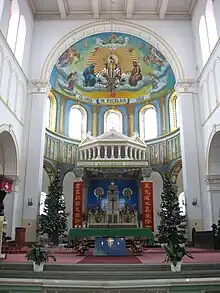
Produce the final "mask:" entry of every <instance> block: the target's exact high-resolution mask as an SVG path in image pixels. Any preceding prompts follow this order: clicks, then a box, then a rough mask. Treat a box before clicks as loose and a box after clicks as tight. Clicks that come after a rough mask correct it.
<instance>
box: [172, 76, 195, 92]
mask: <svg viewBox="0 0 220 293" xmlns="http://www.w3.org/2000/svg"><path fill="white" fill-rule="evenodd" d="M175 91H176V92H177V93H178V94H180V93H197V92H198V84H197V82H196V80H194V79H185V80H177V82H176V85H175Z"/></svg>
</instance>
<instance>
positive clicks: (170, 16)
mask: <svg viewBox="0 0 220 293" xmlns="http://www.w3.org/2000/svg"><path fill="white" fill-rule="evenodd" d="M126 12H127V11H126ZM114 13H115V11H114ZM94 18H95V17H94V14H93V13H92V12H83V13H81V12H78V13H76V12H75V13H71V12H70V13H69V14H67V18H66V19H67V20H76V19H94ZM113 18H114V19H127V18H128V16H127V13H124V12H119V11H118V13H115V14H113ZM99 19H100V20H106V19H109V13H105V12H104V13H103V12H102V13H99ZM132 19H135V20H146V19H147V20H160V17H159V15H158V13H147V12H143V11H142V12H137V11H135V12H133V13H132ZM34 20H35V21H38V20H39V21H42V20H45V21H47V20H62V19H61V17H60V15H59V14H57V13H50V14H49V13H48V14H45V13H36V14H35V15H34ZM163 20H171V21H172V20H183V21H184V20H185V21H189V20H191V16H190V15H189V14H188V13H185V14H184V13H179V14H178V13H170V12H169V13H167V14H166V15H165V16H164V19H163Z"/></svg>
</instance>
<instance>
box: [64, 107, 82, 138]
mask: <svg viewBox="0 0 220 293" xmlns="http://www.w3.org/2000/svg"><path fill="white" fill-rule="evenodd" d="M77 119H78V120H79V121H78V120H77ZM76 127H78V128H76ZM86 132H87V111H86V109H85V108H83V107H82V106H80V105H73V106H71V108H70V111H69V123H68V135H69V137H71V138H73V139H77V140H81V139H82V138H84V137H85V136H86Z"/></svg>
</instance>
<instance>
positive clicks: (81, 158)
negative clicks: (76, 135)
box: [79, 150, 83, 161]
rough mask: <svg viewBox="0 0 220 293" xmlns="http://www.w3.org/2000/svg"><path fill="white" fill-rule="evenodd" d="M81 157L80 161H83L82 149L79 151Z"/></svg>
mask: <svg viewBox="0 0 220 293" xmlns="http://www.w3.org/2000/svg"><path fill="white" fill-rule="evenodd" d="M79 159H80V161H82V159H83V154H82V151H81V150H80V151H79Z"/></svg>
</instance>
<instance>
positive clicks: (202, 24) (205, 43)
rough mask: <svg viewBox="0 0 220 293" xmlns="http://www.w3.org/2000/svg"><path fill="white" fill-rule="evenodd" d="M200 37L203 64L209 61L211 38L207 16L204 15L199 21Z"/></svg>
mask: <svg viewBox="0 0 220 293" xmlns="http://www.w3.org/2000/svg"><path fill="white" fill-rule="evenodd" d="M199 38H200V47H201V53H202V60H203V65H205V63H206V62H207V60H208V58H209V54H210V52H209V39H208V31H207V26H206V21H205V16H204V15H202V16H201V18H200V21H199Z"/></svg>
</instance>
